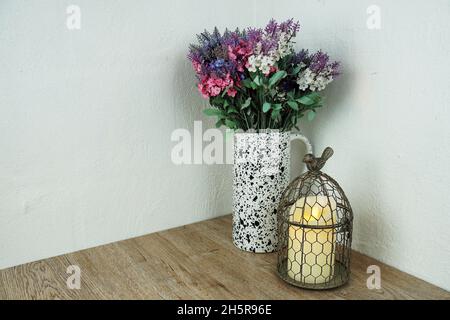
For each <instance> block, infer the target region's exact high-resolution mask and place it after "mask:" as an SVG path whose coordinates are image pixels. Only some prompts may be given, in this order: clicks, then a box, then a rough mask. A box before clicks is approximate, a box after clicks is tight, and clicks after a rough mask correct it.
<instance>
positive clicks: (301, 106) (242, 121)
mask: <svg viewBox="0 0 450 320" xmlns="http://www.w3.org/2000/svg"><path fill="white" fill-rule="evenodd" d="M286 61H287V60H286ZM286 61H285V60H280V61H279V66H278V68H280V67H283V68H284V70H280V71H277V72H275V73H272V74H270V75H268V76H267V75H264V74H262V73H261V72H251V73H249V77H248V78H246V79H243V80H242V81H241V83H240V86H239V87H237V94H236V95H235V97H231V96H229V95H228V94H227V92H226V90H224V91H223V93H221V94H220V95H218V96H215V97H211V98H210V100H209V102H210V105H211V106H212V107H211V108H208V109H205V110H204V111H203V112H204V114H206V115H207V116H213V117H216V118H217V121H216V126H217V127H220V126H227V127H229V128H231V129H242V130H249V129H256V130H262V129H279V130H281V131H289V130H291V129H292V128H295V127H296V125H297V122H298V120H299V119H300V118H302V117H304V116H306V117H307V119H308V120H309V121H313V120H314V118H315V115H316V112H315V109H316V108H319V107H321V106H322V97H321V95H320V94H319V93H317V92H310V91H301V90H299V89H298V87H297V86H296V84H295V81H296V77H297V74H298V73H299V72H300V71H301V70H300V68H299V66H293V65H290V64H289V63H287V62H286ZM292 83H294V85H290V86H288V87H290V88H293V89H290V90H288V91H284V89H283V88H284V86H285V85H286V84H292Z"/></svg>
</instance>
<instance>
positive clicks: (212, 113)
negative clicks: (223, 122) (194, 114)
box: [203, 108, 223, 117]
mask: <svg viewBox="0 0 450 320" xmlns="http://www.w3.org/2000/svg"><path fill="white" fill-rule="evenodd" d="M203 113H204V114H206V115H207V116H219V117H221V116H222V115H223V112H222V110H219V109H212V108H209V109H205V110H203Z"/></svg>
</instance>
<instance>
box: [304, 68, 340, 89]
mask: <svg viewBox="0 0 450 320" xmlns="http://www.w3.org/2000/svg"><path fill="white" fill-rule="evenodd" d="M331 72H332V68H327V69H326V70H324V71H322V72H321V73H319V74H315V73H314V72H312V71H311V70H310V69H309V68H307V69H305V70H304V71H303V72H301V73H300V74H299V76H298V79H297V84H298V87H299V89H300V90H307V89H309V90H311V91H320V90H323V89H325V87H326V86H327V85H328V84H329V83H330V82H331V81H333V76H332V75H331Z"/></svg>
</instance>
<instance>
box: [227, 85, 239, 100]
mask: <svg viewBox="0 0 450 320" xmlns="http://www.w3.org/2000/svg"><path fill="white" fill-rule="evenodd" d="M236 93H237V91H236V89H235V88H233V87H230V88H228V90H227V94H228V95H229V96H230V97H233V98H234V96H235V95H236Z"/></svg>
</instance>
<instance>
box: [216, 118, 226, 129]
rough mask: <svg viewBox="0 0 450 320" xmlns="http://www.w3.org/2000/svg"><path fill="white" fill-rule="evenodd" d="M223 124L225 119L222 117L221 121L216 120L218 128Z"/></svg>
mask: <svg viewBox="0 0 450 320" xmlns="http://www.w3.org/2000/svg"><path fill="white" fill-rule="evenodd" d="M223 125H224V122H223V119H220V120H219V121H217V122H216V128H220V127H221V126H223Z"/></svg>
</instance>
